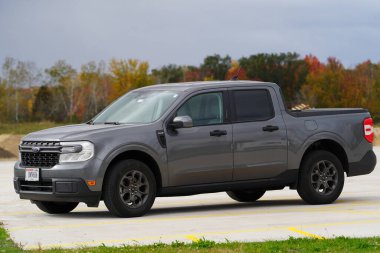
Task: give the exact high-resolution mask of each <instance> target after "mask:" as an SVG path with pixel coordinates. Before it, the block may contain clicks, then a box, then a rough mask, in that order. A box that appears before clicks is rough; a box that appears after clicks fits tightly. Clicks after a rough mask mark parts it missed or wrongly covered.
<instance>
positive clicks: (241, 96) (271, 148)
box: [14, 81, 376, 217]
mask: <svg viewBox="0 0 380 253" xmlns="http://www.w3.org/2000/svg"><path fill="white" fill-rule="evenodd" d="M281 94H282V93H281V90H280V88H279V86H277V85H276V84H273V83H265V82H253V81H217V82H193V83H178V84H161V85H153V86H148V87H144V88H140V89H136V90H133V91H130V92H128V93H127V94H125V95H124V96H122V97H120V98H119V99H118V100H116V101H115V102H114V103H112V104H111V105H110V106H108V107H107V108H106V109H105V110H103V111H102V112H101V113H100V114H99V115H97V116H96V117H94V118H93V119H92V120H91V121H89V122H87V123H84V124H78V125H70V126H63V127H56V128H51V129H47V130H42V131H38V132H34V133H31V134H28V135H27V136H25V137H24V138H23V139H22V141H21V143H20V146H19V149H20V159H19V161H18V162H17V163H16V164H15V166H14V188H15V190H16V192H17V193H18V194H19V195H20V198H21V199H29V200H31V202H32V203H34V204H36V205H37V206H38V207H39V208H40V209H41V210H43V211H45V212H47V213H53V214H57V213H68V212H70V211H72V210H73V209H74V208H75V207H76V206H77V205H78V203H79V202H84V203H86V204H87V205H88V206H90V207H96V206H98V204H99V202H100V201H104V202H105V204H106V206H107V208H108V209H109V211H110V212H111V213H112V214H114V215H116V216H120V217H135V216H141V215H144V214H145V213H146V212H148V211H149V209H150V208H151V207H152V205H153V202H154V200H155V198H156V197H164V196H183V195H191V194H200V193H212V192H220V191H226V192H227V194H228V195H229V196H230V197H231V198H232V199H234V200H237V201H240V202H253V201H256V200H258V199H259V198H260V197H262V196H263V195H264V193H265V192H266V191H270V190H279V189H283V188H285V187H289V188H290V189H296V190H297V191H298V193H299V195H300V196H301V198H302V199H303V200H304V201H305V202H307V203H309V204H328V203H332V202H334V201H335V200H336V199H337V198H338V197H339V195H340V194H341V192H342V189H343V185H344V181H345V176H347V177H351V176H358V175H364V174H368V173H371V172H372V171H373V169H374V167H375V165H376V156H375V154H374V152H373V150H372V141H373V138H374V131H373V121H372V118H371V115H370V114H369V112H368V111H367V110H365V109H360V108H348V109H310V110H301V111H292V110H288V109H287V108H286V107H285V105H284V101H283V97H282V95H281Z"/></svg>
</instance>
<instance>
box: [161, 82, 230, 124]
mask: <svg viewBox="0 0 380 253" xmlns="http://www.w3.org/2000/svg"><path fill="white" fill-rule="evenodd" d="M209 93H222V98H223V123H216V124H209V125H197V126H193V127H202V126H220V125H226V124H231V116H232V113H231V110H230V100H229V97H230V95H229V92H228V89H226V88H223V89H215V90H201V91H195V92H193V93H190V94H189V95H188V96H186V97H185V98H183V100H182V101H181V102H180V103H179V104H178V105H177V106H176V107H175V108H174V109H173V111H172V112H171V113H170V116H169V117H168V120H167V121H166V123H165V125H166V128H167V127H168V124H169V123H170V122H171V121H173V119H174V118H175V115H176V114H177V111H178V110H179V108H181V107H182V105H183V104H185V103H186V102H187V101H188V100H190V99H191V98H193V97H195V96H198V95H203V94H209Z"/></svg>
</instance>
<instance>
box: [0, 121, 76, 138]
mask: <svg viewBox="0 0 380 253" xmlns="http://www.w3.org/2000/svg"><path fill="white" fill-rule="evenodd" d="M67 124H69V123H67ZM67 124H65V123H54V122H23V123H18V124H17V123H1V122H0V134H20V135H25V134H28V133H31V132H35V131H39V130H42V129H46V128H51V127H56V126H62V125H67Z"/></svg>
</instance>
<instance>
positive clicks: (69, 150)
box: [59, 141, 94, 163]
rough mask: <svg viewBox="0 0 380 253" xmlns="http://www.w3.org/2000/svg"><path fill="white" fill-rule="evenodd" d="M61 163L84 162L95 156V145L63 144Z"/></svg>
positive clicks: (82, 142)
mask: <svg viewBox="0 0 380 253" xmlns="http://www.w3.org/2000/svg"><path fill="white" fill-rule="evenodd" d="M60 144H61V145H62V153H61V154H60V156H59V162H60V163H72V162H84V161H87V160H89V159H91V158H92V157H93V156H94V144H92V143H91V142H88V141H78V142H61V143H60Z"/></svg>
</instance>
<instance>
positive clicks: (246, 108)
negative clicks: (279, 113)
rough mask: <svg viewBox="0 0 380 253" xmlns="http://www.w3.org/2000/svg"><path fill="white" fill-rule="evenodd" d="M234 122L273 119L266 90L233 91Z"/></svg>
mask: <svg viewBox="0 0 380 253" xmlns="http://www.w3.org/2000/svg"><path fill="white" fill-rule="evenodd" d="M232 96H233V99H234V104H235V122H249V121H264V120H269V119H271V118H273V116H274V111H273V104H272V100H271V97H270V94H269V91H268V90H265V89H257V90H233V91H232Z"/></svg>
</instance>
